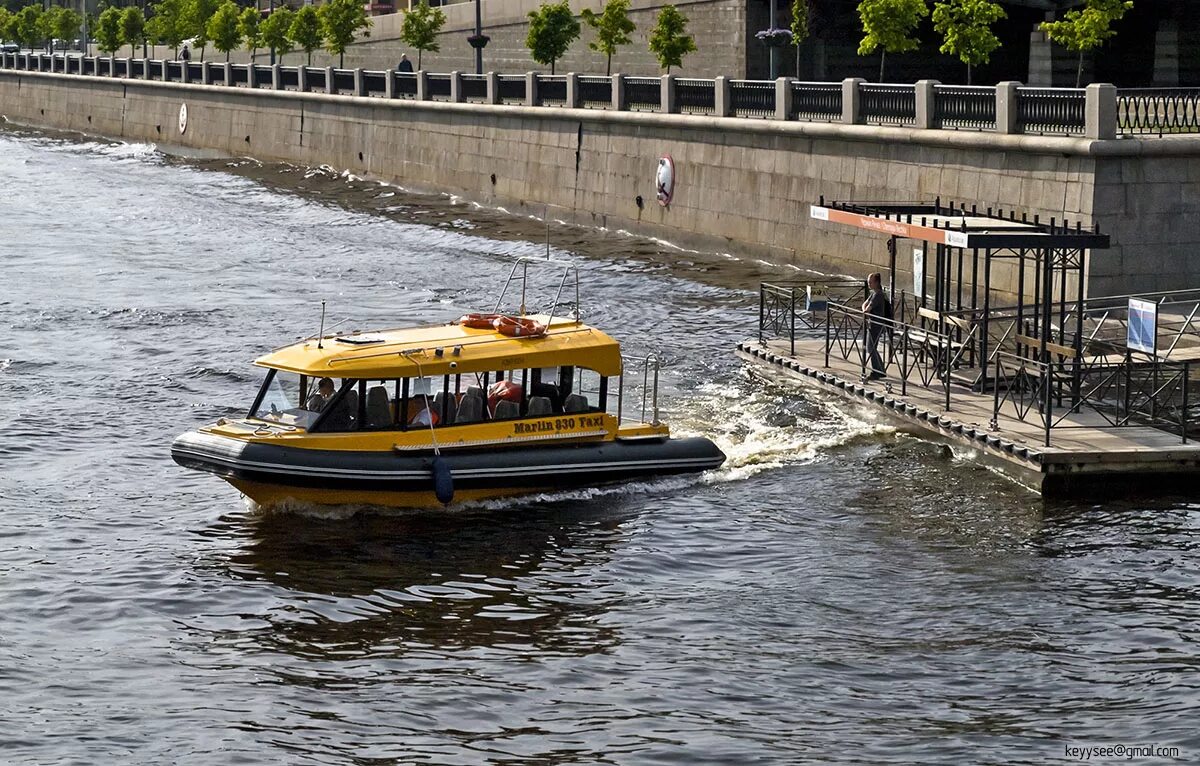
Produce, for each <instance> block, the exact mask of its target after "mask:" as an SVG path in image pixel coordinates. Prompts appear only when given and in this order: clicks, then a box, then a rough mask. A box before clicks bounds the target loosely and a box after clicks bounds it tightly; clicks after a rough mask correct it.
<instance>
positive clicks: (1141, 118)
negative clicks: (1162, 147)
mask: <svg viewBox="0 0 1200 766" xmlns="http://www.w3.org/2000/svg"><path fill="white" fill-rule="evenodd" d="M1117 132H1118V133H1121V134H1123V135H1137V134H1155V135H1159V136H1162V135H1164V134H1167V133H1200V88H1126V89H1123V90H1120V91H1118V93H1117Z"/></svg>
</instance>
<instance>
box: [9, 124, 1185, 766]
mask: <svg viewBox="0 0 1200 766" xmlns="http://www.w3.org/2000/svg"><path fill="white" fill-rule="evenodd" d="M0 180H2V183H0V213H2V215H3V227H2V229H0V232H2V234H0V253H2V257H0V323H2V325H3V327H4V330H5V332H4V335H3V338H2V340H0V512H2V513H3V516H2V518H0V604H2V605H3V612H2V613H0V721H3V724H4V725H3V726H0V761H5V762H12V763H22V764H25V763H46V764H51V763H54V764H58V763H115V762H123V763H148V764H149V763H152V764H165V763H185V764H233V763H264V764H265V763H297V764H308V763H355V764H390V763H406V764H407V763H431V764H477V763H493V764H547V765H548V764H598V763H600V764H642V763H678V764H698V763H712V764H743V763H788V764H790V763H858V764H880V763H937V764H985V763H988V764H991V763H995V764H1007V763H1044V762H1057V761H1066V760H1069V758H1068V757H1067V755H1066V748H1067V747H1075V746H1085V747H1086V746H1097V745H1119V744H1132V745H1143V746H1144V745H1157V746H1169V747H1177V748H1179V758H1178V759H1177V761H1175V762H1197V761H1198V760H1200V734H1198V733H1197V722H1198V721H1200V689H1198V686H1200V672H1198V671H1200V659H1198V656H1200V655H1198V651H1197V649H1198V646H1197V644H1198V641H1200V601H1198V597H1200V592H1198V588H1200V553H1198V552H1197V545H1196V540H1197V537H1196V534H1197V531H1198V528H1200V509H1198V508H1200V507H1198V506H1197V505H1196V504H1194V503H1192V502H1189V501H1188V500H1187V499H1186V498H1180V499H1173V500H1164V501H1157V502H1154V503H1147V502H1144V501H1143V502H1121V503H1117V502H1114V503H1109V504H1105V505H1098V506H1093V505H1088V506H1079V507H1072V506H1050V505H1047V504H1044V503H1043V502H1042V501H1041V500H1040V499H1038V498H1037V497H1036V496H1033V495H1031V494H1029V493H1028V492H1026V491H1025V490H1023V489H1021V488H1020V487H1018V486H1016V485H1014V484H1011V483H1009V482H1008V481H1006V480H1004V479H1002V478H1000V477H997V476H996V475H994V474H993V473H991V472H990V471H988V470H987V469H986V468H985V467H984V466H982V465H980V464H979V463H977V462H976V461H975V458H974V456H972V455H969V454H956V453H953V452H950V451H949V450H947V449H946V448H944V447H942V446H940V445H936V444H931V443H929V442H926V441H923V440H921V439H918V438H915V437H913V436H910V435H907V434H904V433H901V432H897V431H896V430H894V429H893V428H891V427H889V426H888V424H887V423H885V422H882V421H876V420H875V419H874V417H873V415H872V413H870V412H868V411H865V410H860V409H857V408H856V407H854V406H852V405H848V404H845V403H843V402H841V401H840V400H835V399H831V398H826V397H824V396H823V395H819V394H816V393H814V392H811V391H807V390H802V389H798V388H795V387H793V386H792V385H790V384H787V383H784V382H781V381H775V380H771V379H769V378H764V377H760V376H758V375H756V374H754V373H752V372H751V371H749V370H747V369H745V368H744V367H743V365H742V364H741V363H740V362H739V361H738V360H736V359H735V358H734V357H733V356H732V354H731V348H732V347H733V345H734V344H735V343H736V342H737V341H738V340H741V339H742V338H744V337H746V336H748V335H750V334H751V333H752V328H753V323H754V321H755V319H756V314H755V311H756V297H755V293H754V288H755V284H756V282H757V280H758V279H759V278H760V277H762V276H764V275H769V274H770V273H771V272H770V270H769V269H766V268H764V267H761V266H758V265H755V264H752V263H746V262H742V261H739V260H737V259H735V258H730V257H720V256H704V255H699V254H695V253H690V252H686V251H679V250H675V249H672V248H670V247H669V246H666V245H661V244H658V243H655V242H652V241H649V240H641V239H637V238H634V237H630V236H624V235H619V234H614V233H601V232H583V231H579V230H574V231H571V230H566V229H563V228H562V227H559V226H555V227H553V229H552V232H551V241H552V249H553V254H554V256H555V257H556V258H559V259H564V260H569V261H571V262H573V263H575V264H577V265H578V267H579V269H580V272H581V274H582V280H583V288H584V308H585V315H586V318H588V319H589V320H590V321H592V322H594V323H596V324H598V325H600V326H601V327H604V328H605V329H608V330H610V331H611V332H612V333H613V334H615V335H616V336H618V337H619V338H621V339H622V340H623V341H624V342H625V346H626V348H627V349H628V350H630V351H632V352H646V351H650V350H659V351H660V352H661V353H662V354H663V355H664V356H665V357H666V359H667V360H668V361H669V363H670V365H671V367H670V371H669V373H668V374H667V375H666V377H665V380H664V384H665V387H666V389H667V393H666V395H665V406H666V409H667V411H668V414H669V419H670V420H671V422H672V424H673V426H674V427H675V428H676V430H678V431H682V432H699V433H705V434H708V435H710V436H712V437H713V438H715V439H716V440H717V441H718V442H719V443H720V444H721V445H722V447H723V448H724V449H725V450H726V451H727V453H728V454H729V455H730V458H731V459H730V461H729V463H728V465H727V466H726V467H725V468H723V469H722V470H721V471H718V472H716V473H713V474H710V475H708V476H705V477H701V478H694V479H669V480H661V481H656V482H649V483H645V484H637V485H628V486H621V487H617V488H608V489H602V490H596V491H590V492H578V493H570V494H562V495H550V496H540V497H534V498H528V499H523V500H513V501H505V502H497V503H489V504H483V505H477V506H471V507H465V508H457V509H453V510H452V511H450V512H439V513H409V514H381V513H374V512H370V511H369V510H363V509H343V510H341V511H337V512H327V513H316V512H312V511H304V510H295V511H291V512H281V513H271V514H264V513H262V512H260V511H258V510H256V509H253V508H251V507H249V506H248V505H247V504H246V503H245V502H244V501H243V500H242V499H241V498H240V497H239V496H238V495H237V493H236V492H235V491H234V490H232V489H231V488H230V487H228V486H227V485H226V484H224V483H223V482H221V481H220V480H218V479H216V478H215V477H212V476H209V475H205V474H198V473H191V472H187V471H184V470H183V469H180V468H178V467H176V466H175V465H174V464H173V463H172V462H171V460H170V457H169V445H170V441H171V439H172V438H173V437H174V436H175V435H176V434H178V433H179V432H181V431H183V430H186V429H189V428H192V427H195V426H197V425H199V424H201V423H203V422H205V421H210V420H213V419H215V418H217V417H219V416H221V415H223V414H225V413H229V412H235V411H237V410H239V409H241V408H243V407H244V406H245V405H246V404H247V402H248V401H249V398H250V397H251V395H252V392H253V390H254V388H255V387H256V385H257V382H258V375H256V374H255V372H254V371H253V369H251V368H250V367H249V365H248V362H249V361H250V360H251V359H253V358H254V357H255V356H256V355H257V354H259V353H261V352H263V351H265V350H267V349H269V348H271V347H273V346H275V345H279V344H281V343H285V342H290V341H291V340H294V339H296V338H298V337H300V336H303V335H306V334H309V333H311V332H313V331H315V330H316V329H317V328H316V325H317V322H318V319H319V305H320V301H321V300H322V299H325V300H327V301H328V302H329V306H330V312H331V316H332V317H333V320H331V321H342V320H343V319H348V321H347V324H346V326H353V327H370V326H372V325H376V326H377V325H393V324H397V323H405V322H416V321H435V320H436V321H442V320H445V319H447V318H449V317H453V316H456V315H457V314H458V313H459V312H461V311H463V310H465V309H468V308H475V307H477V306H479V305H480V304H481V302H483V301H484V300H486V298H488V297H489V296H492V295H494V291H495V289H496V287H497V284H498V281H499V280H501V279H502V276H503V275H504V274H505V273H507V270H508V268H509V263H510V262H511V260H512V259H513V258H515V257H517V256H521V255H530V256H536V255H538V254H540V253H544V249H545V244H544V239H543V238H544V236H545V232H544V229H543V228H542V226H541V224H539V223H536V222H532V221H526V220H521V219H516V218H513V217H510V216H507V215H505V214H504V213H503V212H499V211H485V210H479V209H474V208H472V207H471V206H469V205H462V204H458V203H457V202H456V201H454V200H446V199H437V198H428V197H417V196H414V195H411V194H408V193H406V192H405V191H404V190H402V189H397V188H395V187H388V186H382V185H379V184H376V183H373V182H370V181H365V180H359V179H353V178H346V177H342V176H339V175H338V174H337V173H333V172H330V171H314V170H307V169H301V168H292V167H279V166H260V165H258V164H257V163H253V162H251V161H219V160H184V159H176V158H168V157H165V156H163V155H162V154H160V153H158V152H156V151H155V150H154V149H153V147H147V146H127V145H120V144H117V145H110V144H106V143H103V142H86V141H80V140H75V139H66V138H61V137H52V136H46V135H41V134H37V133H30V132H26V131H14V130H8V131H6V132H0ZM1092 762H1102V760H1101V759H1095V758H1094V759H1093V760H1092ZM1136 762H1157V761H1156V759H1154V758H1149V759H1139V760H1137V761H1136Z"/></svg>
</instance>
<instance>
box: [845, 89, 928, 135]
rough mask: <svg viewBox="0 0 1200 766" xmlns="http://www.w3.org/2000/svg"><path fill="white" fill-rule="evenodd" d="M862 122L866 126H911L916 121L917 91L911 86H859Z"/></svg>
mask: <svg viewBox="0 0 1200 766" xmlns="http://www.w3.org/2000/svg"><path fill="white" fill-rule="evenodd" d="M858 93H859V99H860V101H861V103H860V109H861V114H862V121H863V122H865V123H866V124H868V125H912V124H913V123H915V122H916V121H917V91H916V87H915V86H912V85H876V84H874V83H862V84H861V85H860V86H859V90H858Z"/></svg>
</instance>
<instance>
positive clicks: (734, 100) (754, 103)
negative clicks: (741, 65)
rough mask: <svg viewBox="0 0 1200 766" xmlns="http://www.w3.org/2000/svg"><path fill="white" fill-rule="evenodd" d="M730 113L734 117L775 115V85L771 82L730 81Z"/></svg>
mask: <svg viewBox="0 0 1200 766" xmlns="http://www.w3.org/2000/svg"><path fill="white" fill-rule="evenodd" d="M729 111H730V112H731V113H732V114H733V116H734V117H760V118H765V117H772V116H774V115H775V83H774V82H771V81H770V80H730V81H729Z"/></svg>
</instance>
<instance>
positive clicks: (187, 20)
mask: <svg viewBox="0 0 1200 766" xmlns="http://www.w3.org/2000/svg"><path fill="white" fill-rule="evenodd" d="M220 3H221V0H183V13H182V17H181V23H182V24H183V31H184V32H185V33H186V34H185V35H184V37H190V38H192V39H194V40H195V41H196V46H197V47H198V48H200V60H201V61H203V60H204V51H205V49H206V48H207V47H208V43H209V37H208V22H209V20H210V19H211V18H212V17H213V14H214V13H216V12H217V8H218V7H220Z"/></svg>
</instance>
